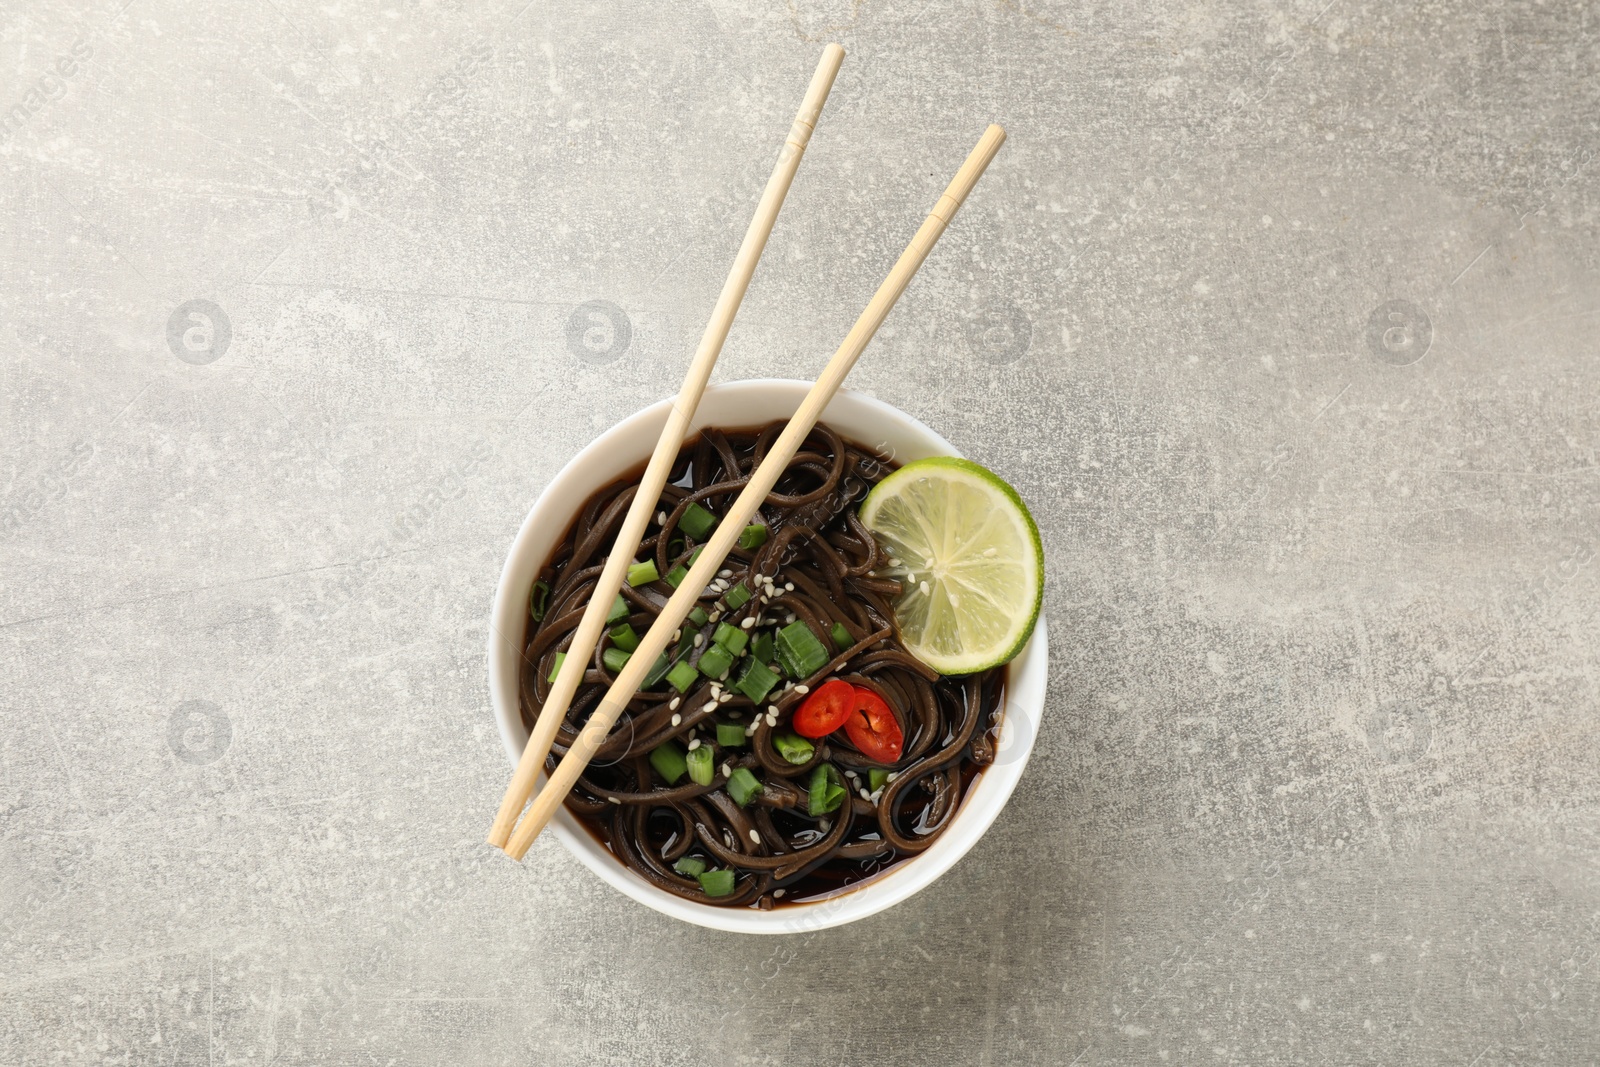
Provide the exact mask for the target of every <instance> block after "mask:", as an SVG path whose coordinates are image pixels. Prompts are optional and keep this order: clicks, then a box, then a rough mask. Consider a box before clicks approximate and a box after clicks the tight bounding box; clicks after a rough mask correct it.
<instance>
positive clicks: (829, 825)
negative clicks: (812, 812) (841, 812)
mask: <svg viewBox="0 0 1600 1067" xmlns="http://www.w3.org/2000/svg"><path fill="white" fill-rule="evenodd" d="M817 829H818V830H821V831H822V832H823V833H827V832H828V831H829V830H831V829H833V820H831V819H823V820H822V821H821V822H819V823H817Z"/></svg>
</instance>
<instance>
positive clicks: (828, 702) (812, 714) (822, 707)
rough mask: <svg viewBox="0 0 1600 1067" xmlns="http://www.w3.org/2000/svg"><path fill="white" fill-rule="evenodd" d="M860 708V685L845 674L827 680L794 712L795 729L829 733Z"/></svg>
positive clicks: (808, 733) (805, 732)
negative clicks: (858, 706)
mask: <svg viewBox="0 0 1600 1067" xmlns="http://www.w3.org/2000/svg"><path fill="white" fill-rule="evenodd" d="M855 709H856V687H855V686H853V685H851V684H850V683H849V682H847V681H844V680H843V679H841V678H835V679H833V680H832V681H828V682H824V683H823V684H822V685H821V687H820V688H818V689H817V691H816V692H814V693H812V694H811V695H810V696H808V697H806V700H805V703H804V704H801V705H800V710H799V711H796V712H795V713H794V722H793V724H792V725H793V726H794V732H795V733H797V734H799V735H800V736H801V737H811V738H817V737H827V736H828V735H829V734H831V733H833V732H834V731H835V730H837V729H838V728H839V727H841V726H843V725H844V721H845V720H846V719H848V718H849V717H850V713H851V712H852V711H854V710H855Z"/></svg>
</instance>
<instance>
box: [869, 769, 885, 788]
mask: <svg viewBox="0 0 1600 1067" xmlns="http://www.w3.org/2000/svg"><path fill="white" fill-rule="evenodd" d="M888 784H889V772H888V771H886V770H884V769H883V768H882V767H874V768H872V769H871V770H869V771H868V772H867V787H868V788H867V792H869V793H876V792H877V791H878V790H880V789H882V788H883V787H884V786H886V785H888Z"/></svg>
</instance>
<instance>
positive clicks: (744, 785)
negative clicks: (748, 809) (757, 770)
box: [728, 767, 761, 808]
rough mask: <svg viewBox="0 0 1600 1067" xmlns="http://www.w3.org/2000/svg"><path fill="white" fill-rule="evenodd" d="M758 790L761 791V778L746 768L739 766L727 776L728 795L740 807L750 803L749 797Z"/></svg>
mask: <svg viewBox="0 0 1600 1067" xmlns="http://www.w3.org/2000/svg"><path fill="white" fill-rule="evenodd" d="M759 792H761V779H759V778H757V777H756V776H755V775H753V774H751V773H750V771H749V769H748V768H745V767H740V768H739V769H738V770H736V771H734V772H733V773H732V774H731V775H729V776H728V795H729V796H730V797H732V798H733V802H734V803H735V804H737V805H739V806H740V807H741V808H742V807H744V806H745V805H746V804H748V803H750V798H751V797H753V796H755V795H756V794H757V793H759Z"/></svg>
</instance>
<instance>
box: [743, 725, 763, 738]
mask: <svg viewBox="0 0 1600 1067" xmlns="http://www.w3.org/2000/svg"><path fill="white" fill-rule="evenodd" d="M760 725H761V723H760V722H759V721H757V722H753V723H751V724H750V725H749V726H746V727H745V728H744V735H745V736H746V737H752V736H754V735H755V732H756V727H758V726H760Z"/></svg>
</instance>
